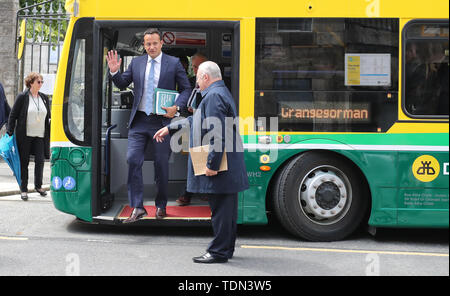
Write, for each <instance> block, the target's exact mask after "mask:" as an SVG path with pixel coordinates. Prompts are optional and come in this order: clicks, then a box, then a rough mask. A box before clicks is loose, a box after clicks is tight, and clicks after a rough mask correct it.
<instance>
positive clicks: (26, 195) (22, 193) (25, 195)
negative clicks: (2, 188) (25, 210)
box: [20, 192, 28, 201]
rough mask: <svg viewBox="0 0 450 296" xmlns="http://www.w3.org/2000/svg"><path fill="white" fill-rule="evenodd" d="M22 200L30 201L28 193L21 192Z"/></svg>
mask: <svg viewBox="0 0 450 296" xmlns="http://www.w3.org/2000/svg"><path fill="white" fill-rule="evenodd" d="M20 198H21V199H22V200H23V201H27V200H28V194H27V193H26V192H21V193H20Z"/></svg>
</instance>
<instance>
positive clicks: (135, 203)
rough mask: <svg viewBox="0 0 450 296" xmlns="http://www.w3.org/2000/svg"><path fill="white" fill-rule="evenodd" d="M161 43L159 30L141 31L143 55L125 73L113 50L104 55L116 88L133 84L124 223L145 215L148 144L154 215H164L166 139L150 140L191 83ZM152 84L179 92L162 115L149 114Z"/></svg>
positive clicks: (182, 103) (186, 95) (183, 98)
mask: <svg viewBox="0 0 450 296" xmlns="http://www.w3.org/2000/svg"><path fill="white" fill-rule="evenodd" d="M162 46H163V41H162V36H161V33H160V32H159V31H158V30H157V29H148V30H146V31H145V33H144V47H145V50H146V52H147V54H146V55H143V56H139V57H136V58H134V59H133V60H132V61H131V63H130V65H129V67H128V69H127V70H126V71H125V72H123V73H120V72H119V69H120V65H121V63H122V59H118V56H117V52H116V51H110V52H109V53H108V56H107V58H106V59H107V62H108V66H109V70H110V72H111V73H110V74H111V76H112V81H113V82H114V84H115V85H116V86H117V87H118V88H120V89H123V88H126V87H127V86H128V85H130V84H131V82H133V83H134V101H133V107H132V110H131V115H130V120H129V124H128V128H129V132H128V151H127V162H128V199H129V201H130V206H131V207H133V208H134V209H133V212H132V214H131V216H130V217H129V218H128V219H126V220H125V221H124V223H130V222H134V221H136V220H138V219H140V218H142V217H144V216H146V215H147V211H146V210H145V208H144V204H143V191H144V186H143V179H142V165H143V163H144V153H145V149H146V146H147V145H148V144H150V145H153V148H154V149H153V151H154V160H155V161H154V164H155V179H156V184H157V187H158V194H157V196H156V198H155V205H156V208H157V209H156V218H157V219H162V218H164V217H165V216H166V204H167V188H168V178H169V157H170V152H171V150H170V145H169V143H168V142H166V143H157V142H156V141H154V140H153V135H154V134H155V133H156V131H158V130H159V129H160V128H161V127H163V126H165V125H167V124H169V123H170V120H171V118H173V117H174V116H175V114H176V113H177V111H178V110H179V109H180V108H183V107H185V106H186V103H187V101H188V99H189V95H190V93H191V86H190V83H189V80H188V78H187V76H186V72H185V70H184V68H183V66H182V65H181V63H180V60H179V59H178V58H176V57H172V56H169V55H166V54H164V53H162V51H161V49H162ZM156 87H158V88H162V89H169V90H178V92H179V93H180V95H179V97H178V99H177V101H176V102H175V105H174V106H172V107H167V108H164V107H163V108H164V109H165V110H166V112H167V113H166V114H165V115H163V116H161V115H156V114H154V113H153V107H154V99H153V98H154V97H153V94H154V89H155V88H156ZM177 87H178V89H177Z"/></svg>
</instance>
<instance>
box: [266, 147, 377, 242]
mask: <svg viewBox="0 0 450 296" xmlns="http://www.w3.org/2000/svg"><path fill="white" fill-rule="evenodd" d="M273 202H274V203H273V205H274V210H275V213H276V215H277V217H278V219H279V220H280V222H281V224H282V225H283V226H284V227H285V228H286V229H287V230H288V231H289V232H291V233H292V234H294V235H296V236H299V237H301V238H304V239H307V240H311V241H335V240H341V239H344V238H345V237H347V236H348V235H350V234H351V233H353V232H354V231H355V230H356V228H357V227H358V226H359V225H360V224H361V222H362V221H363V219H364V217H365V214H366V212H367V208H368V204H369V190H368V186H367V184H366V182H365V181H364V179H363V177H362V175H361V173H359V171H358V170H356V169H355V168H354V166H353V165H351V164H350V163H349V161H347V160H345V159H344V158H342V157H337V156H335V155H333V154H330V153H326V152H306V153H303V154H301V155H299V156H297V157H296V158H294V159H293V160H291V161H290V162H289V163H288V164H287V165H286V166H285V167H284V169H282V171H281V173H280V174H279V175H278V179H277V182H276V184H275V188H274V196H273Z"/></svg>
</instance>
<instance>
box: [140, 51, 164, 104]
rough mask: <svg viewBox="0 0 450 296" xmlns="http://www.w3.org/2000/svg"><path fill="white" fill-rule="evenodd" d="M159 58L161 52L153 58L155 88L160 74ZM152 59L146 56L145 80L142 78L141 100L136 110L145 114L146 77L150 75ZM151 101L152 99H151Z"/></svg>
mask: <svg viewBox="0 0 450 296" xmlns="http://www.w3.org/2000/svg"><path fill="white" fill-rule="evenodd" d="M161 57H162V52H161V53H160V54H159V56H157V57H156V58H155V76H154V83H153V85H154V86H155V88H156V87H158V82H159V76H160V74H161ZM151 62H152V58H151V57H150V56H149V55H147V67H145V78H144V89H143V90H142V98H141V102H140V104H139V107H138V110H139V111H142V112H145V110H146V109H145V105H146V103H147V99H148V98H147V85H148V76H149V74H150V68H151V66H152V63H151ZM151 99H152V100H153V98H151Z"/></svg>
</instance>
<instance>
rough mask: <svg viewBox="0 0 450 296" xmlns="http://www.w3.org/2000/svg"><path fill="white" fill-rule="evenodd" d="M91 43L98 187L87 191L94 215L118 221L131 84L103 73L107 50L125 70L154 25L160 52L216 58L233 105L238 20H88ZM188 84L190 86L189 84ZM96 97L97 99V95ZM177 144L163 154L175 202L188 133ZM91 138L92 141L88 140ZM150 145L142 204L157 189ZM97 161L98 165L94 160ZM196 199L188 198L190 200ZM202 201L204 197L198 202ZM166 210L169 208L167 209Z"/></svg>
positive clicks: (124, 198) (182, 185) (123, 200)
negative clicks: (91, 29)
mask: <svg viewBox="0 0 450 296" xmlns="http://www.w3.org/2000/svg"><path fill="white" fill-rule="evenodd" d="M94 28H95V29H94V31H95V33H94V39H95V42H94V48H95V55H94V56H95V58H94V60H95V61H97V63H98V64H97V65H94V66H95V67H94V68H96V70H95V71H94V72H95V75H96V79H95V80H94V83H93V87H94V88H95V90H94V93H96V96H97V97H98V98H99V100H97V101H96V102H97V106H96V109H97V110H95V111H94V112H93V113H94V114H95V115H94V117H95V116H97V117H96V118H95V119H93V120H97V128H96V130H95V131H93V137H97V139H101V141H100V140H99V141H97V145H98V149H96V153H97V157H98V163H99V166H100V167H101V169H99V170H98V171H97V176H96V177H97V182H98V183H97V184H98V188H99V190H98V191H97V193H98V194H97V195H96V196H93V201H92V206H93V209H92V212H93V216H94V220H101V221H103V222H105V221H110V222H114V223H115V222H118V221H119V222H120V220H121V219H122V218H123V219H125V218H127V217H121V215H120V213H121V212H123V211H124V209H125V208H126V206H127V205H128V189H127V178H128V164H127V159H126V156H127V146H128V121H129V118H130V113H131V108H132V105H133V100H134V92H133V84H131V85H129V86H128V87H127V88H126V89H118V88H117V87H116V86H115V85H114V84H113V83H112V82H111V79H110V78H109V69H108V65H107V62H106V58H105V57H106V53H107V51H108V50H111V49H114V50H117V52H118V54H119V55H120V57H121V58H122V65H121V69H120V71H121V72H123V71H126V69H127V68H128V65H129V64H130V62H131V60H132V59H133V58H134V57H136V56H140V55H143V54H146V52H145V50H144V47H143V44H142V40H143V35H144V32H145V30H146V29H147V28H158V29H159V30H160V31H161V32H162V35H163V41H164V45H163V48H162V51H163V52H164V53H165V54H168V55H172V56H176V57H178V58H180V60H187V61H188V62H189V60H190V57H192V56H193V55H194V54H195V53H201V54H203V55H205V56H207V58H208V59H209V60H212V61H214V62H216V63H217V64H218V65H219V66H220V67H221V70H222V76H223V79H224V81H225V83H226V84H227V86H228V88H229V89H230V90H231V92H232V94H233V97H234V99H235V100H236V106H237V107H238V102H239V97H238V95H239V83H238V82H239V58H238V56H239V55H238V52H239V22H234V21H233V22H231V21H230V22H227V21H220V22H214V21H166V22H164V21H155V22H151V21H96V22H95V25H94ZM186 71H187V75H188V78H190V81H192V82H193V83H195V77H193V76H194V74H193V71H192V69H191V68H190V67H187V68H186ZM192 86H194V85H192ZM100 98H101V99H100ZM177 140H178V143H179V146H178V148H179V149H177V151H173V152H172V154H171V157H170V159H169V192H168V196H169V203H168V206H175V205H176V203H175V200H176V199H177V198H178V197H179V196H180V195H181V194H183V193H184V191H185V189H186V178H187V161H188V154H187V151H188V141H189V134H188V133H187V131H185V132H184V134H182V135H181V136H180V135H179V136H178V138H177ZM94 142H95V141H94ZM151 147H152V146H151V145H148V146H147V150H146V152H145V160H144V165H143V169H142V172H143V179H144V205H147V204H148V205H150V204H151V205H154V198H155V196H156V193H157V186H156V182H155V175H154V174H155V171H154V165H153V158H152V155H153V153H152V151H151ZM100 164H101V165H100ZM201 203H202V202H201V201H200V200H199V199H197V198H194V199H193V203H192V204H193V205H199V204H201ZM203 203H204V202H203ZM168 213H169V215H170V210H168Z"/></svg>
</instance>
